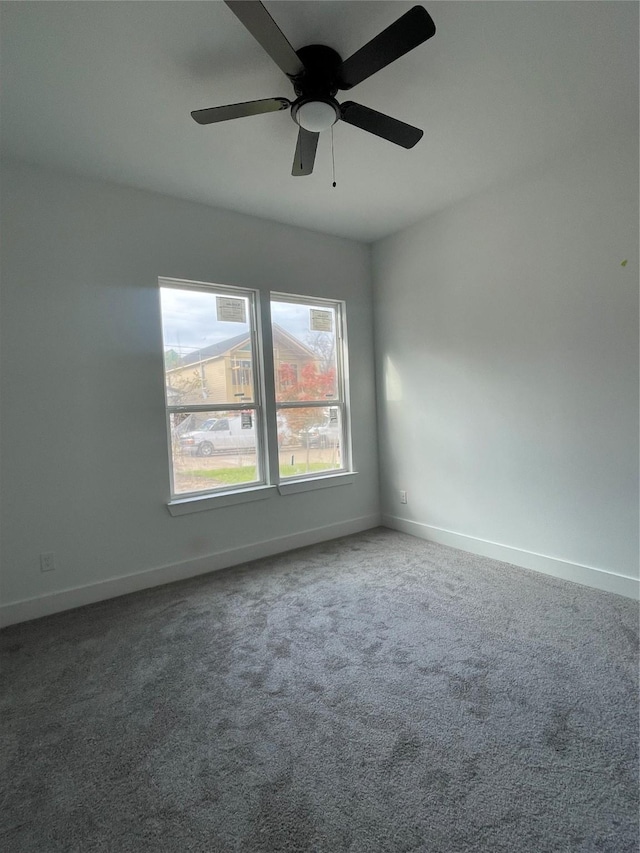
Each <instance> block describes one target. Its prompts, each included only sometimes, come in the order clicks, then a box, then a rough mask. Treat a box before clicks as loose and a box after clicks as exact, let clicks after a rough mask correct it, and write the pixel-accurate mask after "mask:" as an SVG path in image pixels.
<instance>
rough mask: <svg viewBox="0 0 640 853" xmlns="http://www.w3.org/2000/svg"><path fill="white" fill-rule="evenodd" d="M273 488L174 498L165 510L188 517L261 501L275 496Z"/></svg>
mask: <svg viewBox="0 0 640 853" xmlns="http://www.w3.org/2000/svg"><path fill="white" fill-rule="evenodd" d="M275 491H276V487H275V486H255V487H254V488H248V489H241V490H238V491H234V492H225V493H223V494H219V495H192V496H191V497H188V498H175V499H174V500H172V501H169V503H168V504H167V509H168V510H169V512H170V513H171V515H173V516H178V515H188V514H189V513H192V512H204V511H205V510H209V509H218V508H219V507H224V506H235V505H236V504H244V503H250V502H251V501H263V500H265V499H266V498H270V497H271V496H272V495H273V494H275Z"/></svg>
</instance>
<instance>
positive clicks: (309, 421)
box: [271, 294, 348, 479]
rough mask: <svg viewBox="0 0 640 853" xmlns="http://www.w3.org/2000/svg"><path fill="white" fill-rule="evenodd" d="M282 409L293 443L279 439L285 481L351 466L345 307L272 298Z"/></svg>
mask: <svg viewBox="0 0 640 853" xmlns="http://www.w3.org/2000/svg"><path fill="white" fill-rule="evenodd" d="M271 323H272V335H273V362H274V369H275V372H276V376H277V377H278V380H279V381H278V383H277V386H276V410H277V415H278V419H279V422H281V423H283V424H286V432H287V434H288V436H289V441H288V442H284V441H283V442H280V443H279V447H278V450H279V453H278V461H279V465H278V468H279V474H280V478H281V479H287V478H290V477H300V476H304V477H309V476H313V475H318V474H327V473H329V472H331V471H344V470H345V469H346V468H347V466H348V457H347V442H346V440H345V435H346V429H345V426H346V395H345V381H344V363H343V346H342V341H343V335H342V327H343V317H342V305H341V303H339V302H335V301H331V302H329V301H325V300H315V299H306V298H302V297H300V296H288V295H283V294H274V295H272V297H271Z"/></svg>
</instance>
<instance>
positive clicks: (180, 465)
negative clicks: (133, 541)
mask: <svg viewBox="0 0 640 853" xmlns="http://www.w3.org/2000/svg"><path fill="white" fill-rule="evenodd" d="M160 285H161V287H160V297H161V309H162V333H163V339H164V363H165V387H166V402H167V424H168V430H169V437H170V442H171V493H172V496H173V497H178V496H184V495H188V494H199V493H210V492H217V491H219V490H225V489H229V488H237V487H238V486H248V485H252V486H255V485H258V484H261V483H264V482H265V474H264V471H265V464H264V453H263V445H262V434H263V431H262V429H260V428H259V426H258V425H259V424H261V422H262V418H263V414H262V411H263V410H262V402H261V388H260V383H259V382H254V381H253V377H255V376H257V375H259V374H258V372H257V370H256V358H257V347H256V340H257V335H256V298H255V294H254V293H253V291H249V290H242V289H240V288H233V289H230V288H221V287H217V286H214V285H200V284H190V283H184V282H175V281H168V280H161V281H160ZM238 350H241V355H242V357H241V358H240V359H238V358H237V357H236V352H237V351H238ZM237 368H239V372H238V371H237V370H236V369H237Z"/></svg>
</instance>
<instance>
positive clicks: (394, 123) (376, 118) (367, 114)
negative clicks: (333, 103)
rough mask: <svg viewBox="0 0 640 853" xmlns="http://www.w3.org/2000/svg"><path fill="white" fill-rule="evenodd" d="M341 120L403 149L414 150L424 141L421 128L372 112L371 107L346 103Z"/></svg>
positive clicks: (342, 108)
mask: <svg viewBox="0 0 640 853" xmlns="http://www.w3.org/2000/svg"><path fill="white" fill-rule="evenodd" d="M341 118H342V121H346V122H347V124H352V125H353V126H354V127H359V128H360V130H366V131H368V132H369V133H375V135H376V136H381V137H382V138H383V139H387V140H389V142H395V144H396V145H401V146H402V147H403V148H413V146H414V145H415V144H416V143H417V142H419V141H420V140H421V139H422V133H423V131H421V130H420V129H419V128H417V127H413V126H412V125H410V124H405V123H404V122H403V121H398V119H397V118H391V116H388V115H385V114H384V113H379V112H376V110H371V109H369V107H363V106H362V104H355V103H354V102H353V101H345V102H344V104H342V107H341Z"/></svg>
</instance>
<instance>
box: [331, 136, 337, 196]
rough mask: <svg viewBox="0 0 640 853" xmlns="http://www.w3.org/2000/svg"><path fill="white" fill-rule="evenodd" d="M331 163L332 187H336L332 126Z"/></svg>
mask: <svg viewBox="0 0 640 853" xmlns="http://www.w3.org/2000/svg"><path fill="white" fill-rule="evenodd" d="M331 163H332V166H333V187H334V188H335V185H336V158H335V155H334V153H333V125H331Z"/></svg>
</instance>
